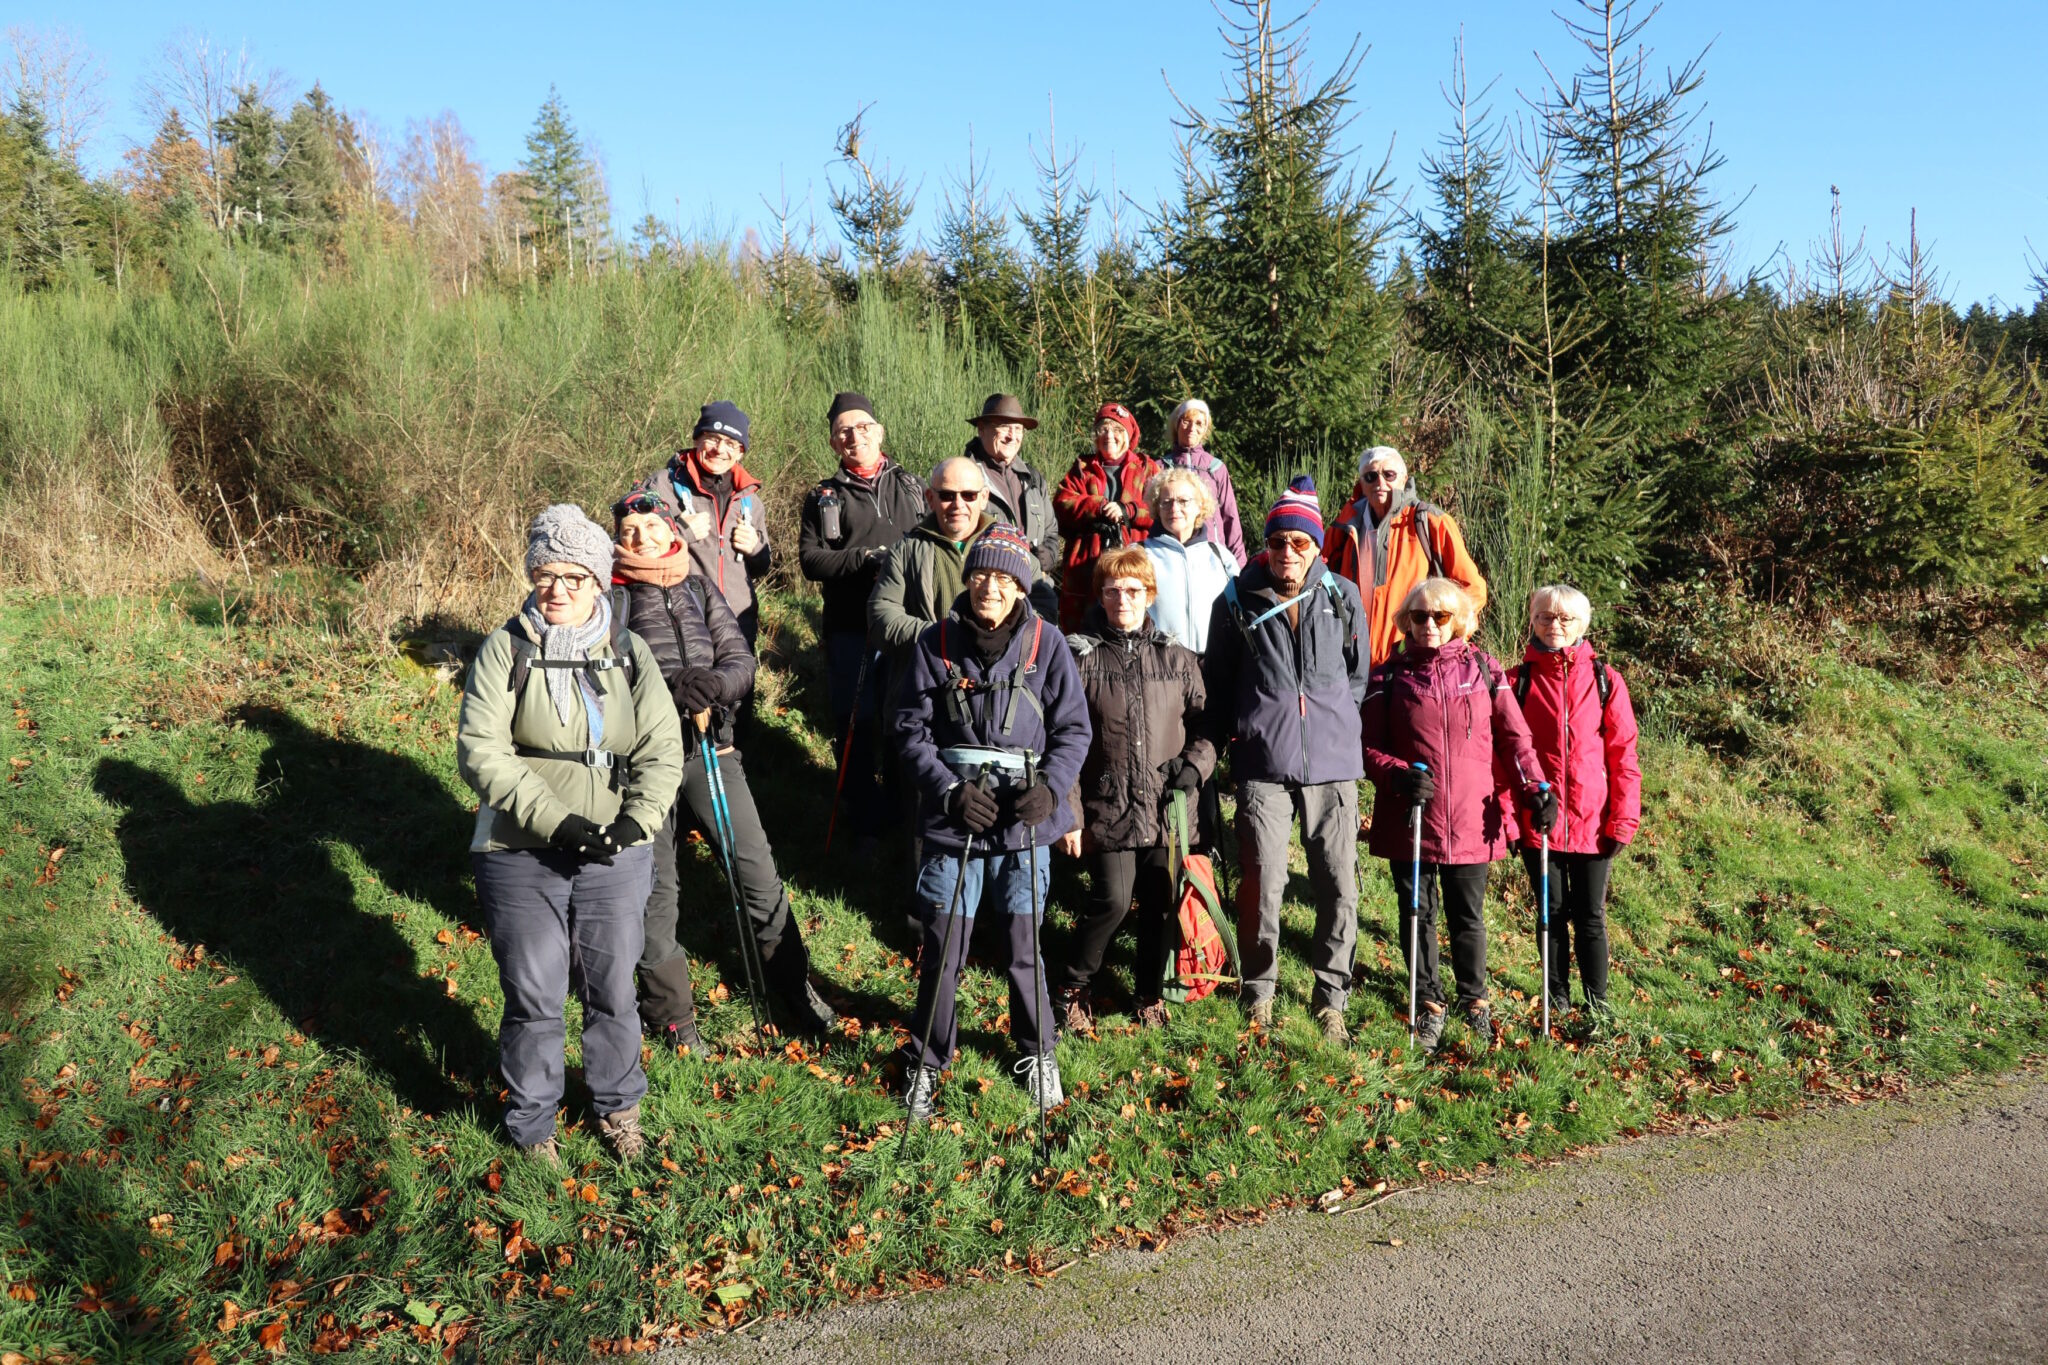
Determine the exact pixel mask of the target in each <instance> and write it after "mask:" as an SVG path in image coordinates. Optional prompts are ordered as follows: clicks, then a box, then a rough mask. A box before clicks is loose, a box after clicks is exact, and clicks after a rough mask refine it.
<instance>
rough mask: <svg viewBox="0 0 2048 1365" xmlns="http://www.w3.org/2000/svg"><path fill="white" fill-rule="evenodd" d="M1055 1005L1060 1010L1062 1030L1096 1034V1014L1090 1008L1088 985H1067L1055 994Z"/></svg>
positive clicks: (1092, 1035) (1064, 1031)
mask: <svg viewBox="0 0 2048 1365" xmlns="http://www.w3.org/2000/svg"><path fill="white" fill-rule="evenodd" d="M1053 1005H1054V1006H1055V1007H1056V1008H1057V1009H1058V1010H1059V1012H1060V1032H1062V1033H1078V1034H1081V1035H1083V1036H1085V1037H1089V1038H1092V1037H1094V1036H1095V1015H1094V1013H1093V1012H1092V1011H1090V1010H1089V1008H1088V991H1087V988H1086V987H1071V986H1070V987H1067V988H1066V989H1063V990H1060V991H1058V992H1056V993H1055V994H1054V995H1053Z"/></svg>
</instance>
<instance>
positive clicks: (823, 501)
mask: <svg viewBox="0 0 2048 1365" xmlns="http://www.w3.org/2000/svg"><path fill="white" fill-rule="evenodd" d="M828 508H830V509H832V510H831V511H830V512H828V511H827V509H828ZM925 510H926V509H925V501H924V483H923V482H922V481H921V480H920V479H919V478H918V477H917V476H916V475H915V474H913V473H911V472H910V471H909V470H907V469H905V468H904V467H903V466H902V465H900V464H897V463H896V461H895V460H893V459H890V458H888V457H886V456H885V457H884V458H883V461H882V465H881V467H880V468H879V469H877V470H876V471H875V476H874V477H873V478H872V479H863V478H861V477H859V476H858V475H856V474H853V473H851V472H849V471H848V470H847V469H846V467H845V466H844V465H842V466H840V467H839V468H838V469H835V470H833V471H832V474H831V476H830V477H829V478H826V479H824V480H822V481H820V482H819V484H818V485H817V486H816V487H815V488H813V489H811V491H810V492H809V493H808V494H806V495H805V497H804V510H803V518H802V523H801V528H800V530H799V532H798V534H797V541H796V558H797V564H798V566H799V567H800V568H802V569H803V571H804V577H805V578H808V579H810V580H811V581H812V582H813V583H816V584H818V586H819V588H820V590H821V591H822V592H823V593H824V596H825V610H824V613H823V617H822V620H821V622H820V624H821V625H822V626H823V628H824V632H825V634H827V635H862V636H864V635H866V634H867V633H868V594H869V593H871V592H873V591H874V589H875V579H876V577H877V576H878V575H880V573H881V571H882V560H883V559H884V558H885V556H882V555H877V554H875V553H874V551H876V550H887V549H890V548H891V547H893V546H894V545H895V544H896V542H897V541H899V540H901V539H903V537H904V536H905V535H907V534H909V532H910V528H911V527H913V526H915V525H917V524H918V523H919V522H920V521H923V520H924V514H925Z"/></svg>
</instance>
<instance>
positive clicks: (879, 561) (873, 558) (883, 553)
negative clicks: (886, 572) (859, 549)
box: [867, 545, 889, 569]
mask: <svg viewBox="0 0 2048 1365" xmlns="http://www.w3.org/2000/svg"><path fill="white" fill-rule="evenodd" d="M888 562H889V547H888V546H886V545H877V546H875V547H874V548H873V549H872V550H869V551H868V558H867V566H868V567H869V568H870V569H879V568H881V567H882V566H883V565H884V564H887V563H888Z"/></svg>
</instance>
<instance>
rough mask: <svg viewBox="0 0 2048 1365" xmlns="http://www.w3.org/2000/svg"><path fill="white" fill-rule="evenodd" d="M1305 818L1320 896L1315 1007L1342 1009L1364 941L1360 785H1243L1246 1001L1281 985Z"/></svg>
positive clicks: (1240, 851) (1241, 937)
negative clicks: (1287, 913) (1292, 874)
mask: <svg viewBox="0 0 2048 1365" xmlns="http://www.w3.org/2000/svg"><path fill="white" fill-rule="evenodd" d="M1297 816H1299V817H1300V819H1301V842H1302V844H1303V846H1304V848H1305V850H1306V852H1307V853H1308V877H1309V884H1310V886H1311V887H1312V888H1313V889H1314V891H1315V898H1316V937H1315V943H1314V945H1313V946H1312V947H1311V949H1310V953H1309V964H1308V965H1309V967H1310V969H1311V970H1313V971H1314V972H1315V978H1316V984H1315V991H1314V993H1313V995H1312V996H1311V999H1310V1008H1312V1009H1323V1008H1325V1007H1329V1008H1334V1009H1340V1010H1341V1009H1343V1008H1344V1006H1345V1003H1346V1001H1347V1000H1348V999H1349V997H1350V993H1351V955H1352V951H1353V950H1354V948H1355V947H1356V945H1357V941H1358V867H1357V858H1358V784H1357V783H1356V782H1325V783H1321V784H1319V785H1314V786H1299V785H1296V784H1294V783H1291V782H1255V781H1250V780H1240V781H1239V782H1238V784H1237V855H1238V865H1239V866H1240V867H1242V868H1243V869H1244V879H1243V880H1242V881H1240V882H1239V883H1238V888H1237V950H1238V953H1239V954H1240V955H1241V956H1242V957H1243V959H1244V998H1245V999H1246V1000H1249V1001H1258V1000H1271V999H1272V998H1273V992H1274V990H1275V989H1277V988H1278V986H1279V984H1280V903H1281V901H1282V900H1284V899H1285V898H1286V895H1287V855H1288V851H1289V845H1290V844H1291V842H1292V837H1291V836H1292V834H1293V832H1294V821H1295V818H1296V817H1297Z"/></svg>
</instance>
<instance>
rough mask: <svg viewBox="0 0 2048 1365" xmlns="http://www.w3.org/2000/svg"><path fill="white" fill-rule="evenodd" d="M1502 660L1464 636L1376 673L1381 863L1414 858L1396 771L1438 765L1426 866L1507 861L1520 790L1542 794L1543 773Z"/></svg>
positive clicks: (1370, 772)
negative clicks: (1514, 798) (1512, 804)
mask: <svg viewBox="0 0 2048 1365" xmlns="http://www.w3.org/2000/svg"><path fill="white" fill-rule="evenodd" d="M1508 683H1509V677H1508V674H1507V671H1506V670H1505V669H1503V668H1502V667H1501V666H1500V664H1499V662H1498V661H1497V660H1495V659H1494V658H1492V657H1491V656H1490V655H1488V654H1486V653H1485V652H1484V651H1483V650H1478V649H1474V648H1473V647H1472V646H1471V645H1469V644H1467V643H1466V642H1465V641H1463V640H1453V641H1452V642H1451V643H1449V644H1447V645H1444V646H1442V647H1441V648H1439V649H1420V650H1418V649H1408V648H1404V649H1402V650H1400V651H1398V652H1397V653H1396V654H1395V655H1394V657H1393V658H1391V659H1389V660H1388V661H1387V662H1386V664H1385V665H1384V666H1383V667H1381V668H1377V669H1375V670H1374V671H1373V675H1372V686H1371V687H1370V688H1368V689H1367V691H1366V694H1365V704H1364V706H1363V707H1362V708H1361V710H1360V715H1361V718H1362V720H1363V723H1364V724H1363V731H1364V748H1365V775H1366V777H1368V778H1369V779H1371V781H1372V784H1373V789H1374V800H1373V810H1372V837H1371V841H1370V844H1369V847H1370V849H1371V851H1372V854H1373V856H1374V857H1378V858H1386V859H1388V860H1390V861H1392V860H1402V859H1406V858H1408V857H1410V856H1411V854H1412V845H1411V844H1410V842H1409V841H1410V839H1411V837H1412V836H1411V835H1410V833H1409V826H1408V797H1407V794H1406V793H1404V792H1402V791H1400V790H1399V789H1397V788H1396V787H1395V786H1394V785H1393V782H1394V778H1395V775H1396V774H1398V773H1399V772H1401V770H1402V769H1404V768H1407V767H1408V766H1409V765H1410V764H1412V763H1415V762H1418V761H1419V762H1423V763H1427V764H1428V765H1429V771H1430V773H1431V774H1432V775H1433V776H1434V777H1435V779H1436V796H1435V798H1434V799H1433V800H1431V801H1430V803H1429V805H1428V807H1427V808H1426V809H1425V810H1424V811H1423V816H1422V858H1423V861H1424V862H1430V863H1451V864H1471V863H1490V862H1493V861H1495V860H1496V859H1499V858H1503V857H1506V856H1507V851H1508V842H1509V840H1510V839H1511V838H1512V837H1513V835H1514V832H1515V829H1516V825H1515V818H1514V812H1513V811H1512V810H1511V809H1509V801H1510V794H1511V793H1519V792H1523V791H1530V790H1534V788H1535V787H1536V784H1537V783H1539V782H1541V781H1543V780H1544V779H1543V768H1542V765H1541V764H1540V763H1539V762H1538V761H1537V758H1536V750H1535V747H1534V746H1533V745H1531V744H1530V742H1529V725H1528V722H1526V721H1524V720H1523V719H1522V708H1521V707H1519V706H1517V705H1515V694H1514V693H1513V692H1512V691H1511V690H1510V689H1509V686H1508Z"/></svg>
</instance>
